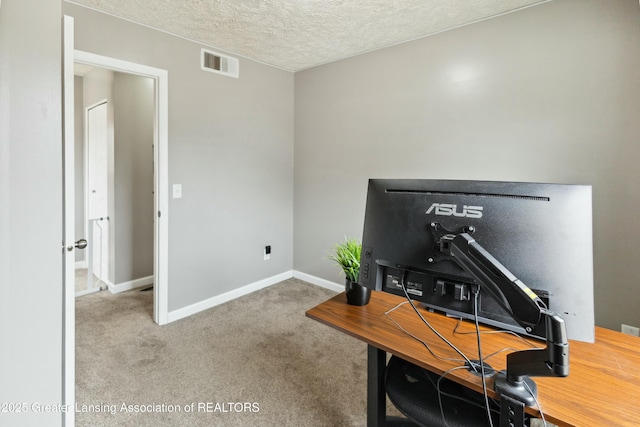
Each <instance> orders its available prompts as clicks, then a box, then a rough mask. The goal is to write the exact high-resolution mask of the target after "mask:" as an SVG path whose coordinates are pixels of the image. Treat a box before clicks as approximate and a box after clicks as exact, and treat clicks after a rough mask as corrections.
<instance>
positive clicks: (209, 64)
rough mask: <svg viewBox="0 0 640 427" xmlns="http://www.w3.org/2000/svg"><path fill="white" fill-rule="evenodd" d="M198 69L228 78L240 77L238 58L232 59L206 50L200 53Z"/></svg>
mask: <svg viewBox="0 0 640 427" xmlns="http://www.w3.org/2000/svg"><path fill="white" fill-rule="evenodd" d="M200 68H202V69H203V70H205V71H210V72H212V73H217V74H223V75H225V76H229V77H235V78H238V76H239V75H240V63H239V61H238V58H233V57H231V56H227V55H223V54H221V53H218V52H213V51H211V50H207V49H202V51H201V52H200Z"/></svg>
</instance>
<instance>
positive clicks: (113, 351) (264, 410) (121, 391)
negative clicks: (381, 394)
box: [76, 279, 366, 427]
mask: <svg viewBox="0 0 640 427" xmlns="http://www.w3.org/2000/svg"><path fill="white" fill-rule="evenodd" d="M333 295H334V293H333V292H331V291H328V290H326V289H323V288H320V287H317V286H314V285H310V284H308V283H305V282H301V281H299V280H296V279H290V280H287V281H285V282H282V283H279V284H277V285H274V286H271V287H269V288H266V289H263V290H260V291H257V292H254V293H252V294H250V295H247V296H244V297H242V298H239V299H236V300H234V301H231V302H228V303H226V304H223V305H220V306H217V307H214V308H212V309H209V310H207V311H205V312H202V313H199V314H196V315H194V316H191V317H189V318H186V319H182V320H179V321H176V322H174V323H171V324H169V325H166V326H157V325H156V324H154V323H153V320H152V313H153V301H152V299H153V293H152V292H140V291H131V292H126V293H122V294H117V295H112V294H111V293H109V292H101V293H98V294H92V295H87V296H83V297H80V298H78V299H77V301H76V319H77V325H76V359H77V360H76V363H77V365H76V387H77V390H76V401H77V408H78V409H79V410H80V411H87V412H79V413H77V415H76V419H77V422H76V425H77V426H80V427H83V426H87V427H88V426H92V427H98V426H323V427H324V426H364V425H365V424H366V403H365V396H366V345H365V344H364V343H362V342H360V341H358V340H356V339H354V338H351V337H348V336H346V335H344V334H342V333H340V332H337V331H335V330H333V329H331V328H329V327H327V326H324V325H322V324H320V323H317V322H315V321H313V320H310V319H308V318H306V317H305V316H304V312H305V311H306V310H307V309H309V308H311V307H313V306H315V305H317V304H319V303H320V302H322V301H325V300H327V299H329V298H330V297H332V296H333Z"/></svg>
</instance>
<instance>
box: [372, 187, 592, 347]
mask: <svg viewBox="0 0 640 427" xmlns="http://www.w3.org/2000/svg"><path fill="white" fill-rule="evenodd" d="M591 209H592V208H591V187H590V186H587V185H566V184H542V183H522V182H492V181H462V180H426V179H410V180H403V179H371V180H369V187H368V193H367V203H366V211H365V221H364V231H363V237H362V259H361V267H360V280H359V282H360V284H361V285H364V286H366V287H368V288H370V289H372V290H378V291H385V292H390V293H393V294H397V295H404V291H403V290H402V284H404V285H405V289H406V291H407V292H408V294H409V295H410V296H411V297H412V299H414V300H417V301H420V302H421V303H422V304H423V305H424V306H426V307H427V308H428V309H430V310H435V311H441V312H443V313H446V314H448V315H452V316H456V317H462V318H468V319H472V318H473V317H474V300H473V298H472V296H471V289H473V287H474V286H476V288H477V285H478V283H477V282H476V280H474V278H473V277H472V276H471V275H470V274H468V273H467V272H465V271H464V270H463V269H462V268H461V267H459V266H458V265H456V263H455V262H453V261H452V260H451V259H450V258H447V257H446V256H443V255H442V252H441V251H440V250H439V248H438V244H437V241H438V233H443V232H451V233H461V232H468V233H469V234H471V235H472V236H473V239H475V241H477V242H478V243H479V244H480V245H481V246H482V247H483V248H484V249H485V250H486V251H487V252H489V253H490V254H491V255H492V256H493V257H494V258H495V259H497V260H498V261H499V262H500V263H501V264H502V265H503V266H504V267H506V268H507V269H508V270H509V271H510V272H511V273H513V275H515V276H516V277H517V278H518V279H519V280H520V281H521V282H523V283H524V284H525V285H526V286H528V287H529V288H531V289H533V290H534V292H535V293H536V294H537V295H538V296H539V297H540V298H541V299H542V300H543V301H544V302H545V303H546V305H547V307H548V308H549V309H550V310H551V311H554V312H556V313H558V314H559V315H560V316H561V317H562V318H564V320H565V323H566V329H567V334H568V337H569V339H573V340H579V341H585V342H593V341H594V308H593V249H592V219H591ZM511 309H512V310H513V311H514V312H517V310H518V307H511ZM478 316H479V320H480V322H482V323H485V324H489V325H492V326H495V327H498V328H503V329H507V330H510V331H514V332H517V333H521V334H525V335H529V336H533V337H538V338H546V330H545V325H544V322H541V323H540V324H538V325H537V326H536V327H535V328H533V329H532V330H530V331H526V330H525V329H524V328H523V327H521V326H520V325H519V324H518V323H517V322H516V321H515V320H514V319H513V317H512V316H511V315H510V314H509V313H508V312H507V311H505V310H504V309H503V308H502V307H501V306H500V304H498V303H497V301H496V300H495V299H494V297H493V296H492V295H490V294H489V292H487V290H486V289H483V287H482V286H480V302H479V308H478Z"/></svg>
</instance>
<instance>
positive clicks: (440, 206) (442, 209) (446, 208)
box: [426, 203, 483, 218]
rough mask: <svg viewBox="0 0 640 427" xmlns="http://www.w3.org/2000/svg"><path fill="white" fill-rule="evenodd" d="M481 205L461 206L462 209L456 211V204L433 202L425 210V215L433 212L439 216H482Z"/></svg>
mask: <svg viewBox="0 0 640 427" xmlns="http://www.w3.org/2000/svg"><path fill="white" fill-rule="evenodd" d="M482 209H483V207H482V206H467V205H464V206H463V207H462V211H460V212H458V205H451V204H448V203H434V204H432V205H431V206H430V207H429V209H428V210H427V212H426V213H427V215H428V214H430V213H434V214H436V215H441V216H452V215H453V216H458V217H466V218H482Z"/></svg>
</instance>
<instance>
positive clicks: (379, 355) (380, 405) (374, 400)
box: [367, 345, 387, 427]
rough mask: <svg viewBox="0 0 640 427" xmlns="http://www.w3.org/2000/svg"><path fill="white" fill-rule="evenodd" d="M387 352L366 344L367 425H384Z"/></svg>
mask: <svg viewBox="0 0 640 427" xmlns="http://www.w3.org/2000/svg"><path fill="white" fill-rule="evenodd" d="M386 363H387V354H386V352H385V351H384V350H380V349H378V348H376V347H374V346H372V345H367V427H385V425H386V417H387V406H386V402H387V396H386V394H385V390H384V370H385V368H386Z"/></svg>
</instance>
